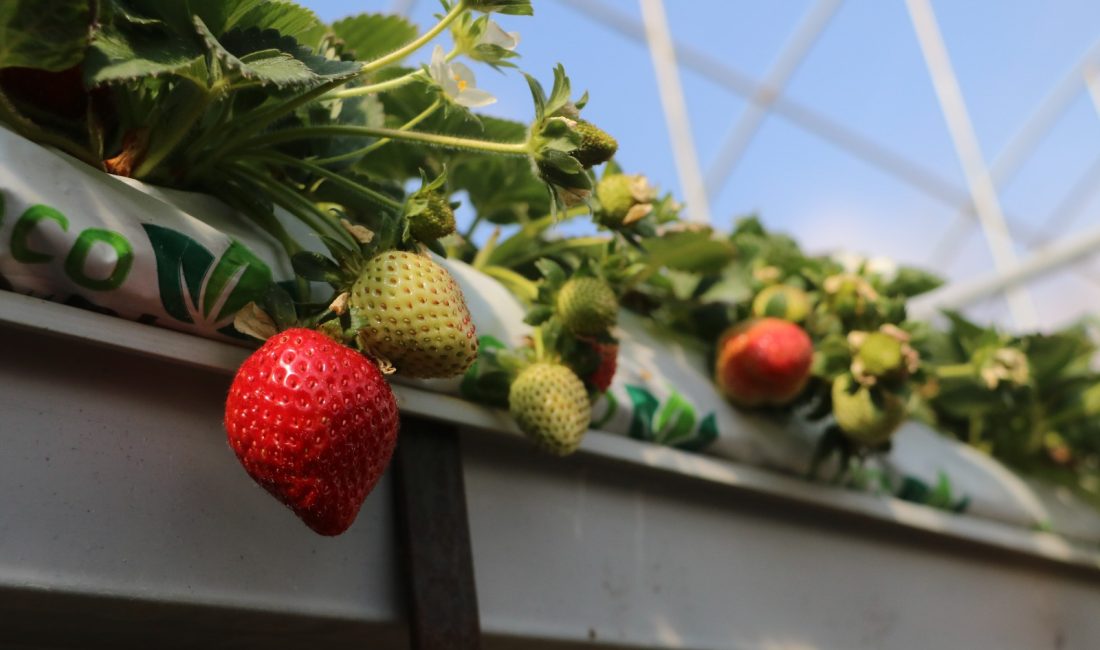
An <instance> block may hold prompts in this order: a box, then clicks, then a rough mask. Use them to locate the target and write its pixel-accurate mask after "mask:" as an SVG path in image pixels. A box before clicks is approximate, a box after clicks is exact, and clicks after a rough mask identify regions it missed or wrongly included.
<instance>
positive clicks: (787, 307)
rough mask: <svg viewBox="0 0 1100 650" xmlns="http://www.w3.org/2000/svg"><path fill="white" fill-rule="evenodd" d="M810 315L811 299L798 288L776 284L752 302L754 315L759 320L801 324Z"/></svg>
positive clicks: (757, 295)
mask: <svg viewBox="0 0 1100 650" xmlns="http://www.w3.org/2000/svg"><path fill="white" fill-rule="evenodd" d="M809 313H810V297H809V296H807V295H806V292H805V291H803V290H802V289H799V288H798V287H792V286H790V285H787V284H774V285H772V286H770V287H766V288H765V289H764V290H763V291H761V292H760V293H758V294H756V298H755V299H753V301H752V314H753V316H756V317H757V318H764V317H768V316H770V317H773V318H782V319H783V320H788V321H791V322H792V323H800V322H802V321H803V320H805V319H806V316H807V315H808V314H809Z"/></svg>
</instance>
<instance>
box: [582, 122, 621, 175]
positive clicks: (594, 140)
mask: <svg viewBox="0 0 1100 650" xmlns="http://www.w3.org/2000/svg"><path fill="white" fill-rule="evenodd" d="M573 131H574V132H576V133H577V134H578V135H580V136H581V143H580V146H578V147H577V148H576V149H574V150H573V151H572V152H571V154H572V156H573V157H574V158H576V159H577V161H578V162H579V163H580V164H581V165H583V166H584V168H585V169H588V168H589V167H592V166H594V165H598V164H600V163H605V162H607V161H608V160H611V157H612V156H614V155H615V152H616V151H618V150H619V143H618V142H616V140H615V138H613V137H611V135H610V134H608V133H607V132H606V131H604V130H603V129H601V128H600V127H598V126H596V125H595V124H593V123H591V122H587V121H585V120H577V124H576V126H574V127H573Z"/></svg>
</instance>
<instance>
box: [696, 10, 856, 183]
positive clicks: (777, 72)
mask: <svg viewBox="0 0 1100 650" xmlns="http://www.w3.org/2000/svg"><path fill="white" fill-rule="evenodd" d="M842 2H843V0H817V2H816V3H814V4H813V5H812V6H811V7H810V9H809V10H808V11H807V12H806V14H805V16H803V18H802V20H801V21H800V22H799V24H798V26H797V27H796V28H795V30H794V32H793V34H792V35H791V37H790V39H789V40H788V41H787V43H786V44H785V45H784V46H783V48H782V49H781V50H780V52H779V56H778V57H776V60H775V62H774V63H773V64H772V67H771V69H770V70H768V73H767V75H765V77H764V80H763V81H762V82H761V83H760V87H759V90H758V91H757V92H756V93H755V94H754V96H753V97H751V98H750V100H749V105H748V106H747V107H746V108H745V110H744V112H743V113H741V117H740V118H738V120H737V123H736V124H734V125H733V128H731V129H730V131H729V133H728V134H727V135H726V137H725V139H724V140H723V141H722V146H721V147H720V148H719V150H718V155H717V156H716V157H715V160H714V162H713V163H712V164H711V166H710V168H709V169H708V170H707V175H706V185H707V196H709V197H711V198H714V197H715V196H717V195H718V193H719V192H720V191H721V190H722V186H723V185H725V183H726V181H727V180H729V177H730V175H731V174H732V173H733V170H734V169H736V167H737V163H738V162H740V160H741V158H742V156H744V155H745V150H746V149H748V147H749V144H750V143H751V142H752V139H753V137H755V135H756V133H757V131H759V129H760V125H761V124H763V123H764V118H766V117H767V116H768V112H769V111H770V110H771V106H772V104H773V103H774V102H775V100H776V98H777V97H779V96H780V95H781V94H782V93H783V91H784V89H786V87H787V84H788V83H789V82H790V80H791V77H793V76H794V73H795V72H796V71H797V70H798V67H799V66H800V65H802V61H803V60H805V58H806V56H807V55H808V54H809V53H810V50H811V49H813V46H814V44H815V43H817V39H818V37H819V36H821V33H822V32H824V31H825V28H826V27H828V25H829V22H830V21H831V20H832V18H833V16H835V15H836V12H837V10H838V9H840V5H841V3H842Z"/></svg>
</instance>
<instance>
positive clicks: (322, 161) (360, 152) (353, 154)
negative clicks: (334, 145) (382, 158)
mask: <svg viewBox="0 0 1100 650" xmlns="http://www.w3.org/2000/svg"><path fill="white" fill-rule="evenodd" d="M442 105H443V102H442V101H441V100H438V99H437V100H435V102H433V103H432V105H431V106H429V107H428V108H426V109H424V111H423V112H421V113H420V114H419V115H417V116H416V117H414V118H412V119H411V120H409V121H408V122H405V123H404V124H402V125H401V126H399V127H398V129H397V130H398V131H408V130H409V129H411V128H413V127H414V126H416V125H417V124H420V123H421V122H423V121H424V120H426V119H428V118H429V117H431V115H432V113H434V112H436V111H437V110H439V107H440V106H442ZM389 142H392V138H382V139H381V140H378V141H377V142H372V143H371V144H369V145H367V146H365V147H363V148H362V149H356V150H355V151H349V152H348V153H344V154H340V155H339V156H330V157H328V158H319V159H317V160H314V161H312V162H313V163H314V164H317V165H327V164H329V163H334V162H339V161H341V160H347V159H349V158H362V157H363V156H366V155H367V154H369V153H371V152H373V151H376V150H378V149H380V148H382V147H384V146H386V144H387V143H389Z"/></svg>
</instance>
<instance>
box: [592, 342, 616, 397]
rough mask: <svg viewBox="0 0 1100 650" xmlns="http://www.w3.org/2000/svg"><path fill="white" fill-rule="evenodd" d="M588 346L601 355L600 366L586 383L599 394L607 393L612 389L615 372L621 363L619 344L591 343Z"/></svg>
mask: <svg viewBox="0 0 1100 650" xmlns="http://www.w3.org/2000/svg"><path fill="white" fill-rule="evenodd" d="M588 345H590V346H592V349H593V350H595V351H596V354H597V355H599V358H600V365H598V366H596V369H595V370H593V371H592V373H591V374H589V375H588V377H586V378H585V380H584V382H585V383H586V384H588V385H589V386H591V387H592V388H595V389H596V392H598V393H606V392H607V389H608V388H610V387H611V380H612V379H614V378H615V370H616V368H617V367H618V363H619V344H618V343H599V342H596V341H590V342H589V343H588Z"/></svg>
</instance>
